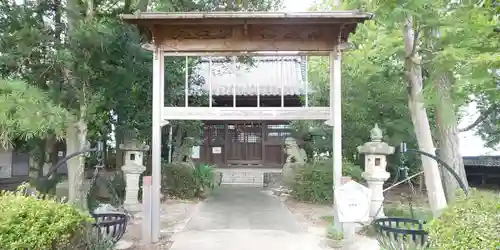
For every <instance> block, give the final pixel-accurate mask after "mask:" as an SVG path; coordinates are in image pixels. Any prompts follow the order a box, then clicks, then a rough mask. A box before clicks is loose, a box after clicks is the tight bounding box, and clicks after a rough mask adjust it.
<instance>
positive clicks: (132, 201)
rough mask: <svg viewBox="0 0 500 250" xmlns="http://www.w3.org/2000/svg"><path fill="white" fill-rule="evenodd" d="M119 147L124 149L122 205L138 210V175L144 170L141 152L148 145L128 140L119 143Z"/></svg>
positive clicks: (129, 209)
mask: <svg viewBox="0 0 500 250" xmlns="http://www.w3.org/2000/svg"><path fill="white" fill-rule="evenodd" d="M120 148H121V149H122V150H125V156H124V158H125V159H124V163H125V165H123V166H122V168H121V169H122V171H123V174H124V177H125V183H126V187H125V201H124V202H123V206H124V207H125V209H127V210H128V211H132V212H134V211H139V210H141V206H140V204H139V177H140V176H141V174H142V173H143V172H144V171H146V167H145V166H144V165H143V152H144V151H147V150H148V149H149V147H148V146H147V145H143V144H141V143H138V142H137V141H135V140H132V141H129V142H127V143H126V144H121V145H120Z"/></svg>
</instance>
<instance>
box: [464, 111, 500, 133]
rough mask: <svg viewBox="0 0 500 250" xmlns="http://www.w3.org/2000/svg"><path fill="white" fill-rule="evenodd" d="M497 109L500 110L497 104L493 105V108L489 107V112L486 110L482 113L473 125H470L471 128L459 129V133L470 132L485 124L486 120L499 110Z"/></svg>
mask: <svg viewBox="0 0 500 250" xmlns="http://www.w3.org/2000/svg"><path fill="white" fill-rule="evenodd" d="M497 108H498V105H497V104H494V105H491V107H489V108H488V109H487V110H485V111H484V112H481V115H480V116H479V117H478V118H477V119H476V120H475V121H474V122H473V123H471V124H469V126H466V127H465V128H461V129H459V130H458V131H459V132H466V131H469V130H471V129H473V128H475V127H476V126H477V125H479V124H481V123H482V122H484V121H485V120H486V118H488V117H489V116H490V115H491V114H492V113H493V112H494V111H495V110H497Z"/></svg>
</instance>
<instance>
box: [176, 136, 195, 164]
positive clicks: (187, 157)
mask: <svg viewBox="0 0 500 250" xmlns="http://www.w3.org/2000/svg"><path fill="white" fill-rule="evenodd" d="M193 146H194V138H193V137H185V138H184V140H183V141H182V144H181V145H180V146H179V147H178V149H177V150H176V152H175V153H174V155H173V157H172V163H174V164H176V165H181V166H184V167H189V168H195V165H194V162H193V158H192V155H193Z"/></svg>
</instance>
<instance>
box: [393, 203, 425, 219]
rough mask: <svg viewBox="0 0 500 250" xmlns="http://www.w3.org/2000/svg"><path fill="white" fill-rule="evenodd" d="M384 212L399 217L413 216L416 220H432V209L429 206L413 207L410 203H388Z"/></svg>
mask: <svg viewBox="0 0 500 250" xmlns="http://www.w3.org/2000/svg"><path fill="white" fill-rule="evenodd" d="M384 212H385V215H386V216H387V217H399V218H413V219H416V220H423V221H430V220H432V218H433V217H432V211H431V210H430V209H429V208H427V207H422V206H413V215H412V209H411V208H410V206H409V205H403V204H399V205H394V204H391V205H387V206H385V207H384Z"/></svg>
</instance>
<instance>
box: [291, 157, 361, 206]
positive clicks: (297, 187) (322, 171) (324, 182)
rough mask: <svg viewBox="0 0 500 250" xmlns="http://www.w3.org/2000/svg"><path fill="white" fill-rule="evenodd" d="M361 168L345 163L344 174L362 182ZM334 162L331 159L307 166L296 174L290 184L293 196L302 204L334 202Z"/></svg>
mask: <svg viewBox="0 0 500 250" xmlns="http://www.w3.org/2000/svg"><path fill="white" fill-rule="evenodd" d="M361 173H362V170H361V168H360V167H359V166H357V165H355V164H353V163H351V162H348V161H344V162H343V166H342V174H343V175H344V176H350V177H351V178H352V179H353V180H356V181H362V177H361ZM332 176H333V162H332V160H331V159H327V160H322V161H316V162H312V163H308V164H306V166H304V167H303V168H299V169H297V170H296V172H295V173H294V177H293V181H292V183H291V184H290V188H291V191H292V196H293V197H294V198H295V199H296V200H298V201H302V202H312V203H320V204H328V203H332V201H333V189H332V186H333V178H332Z"/></svg>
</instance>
